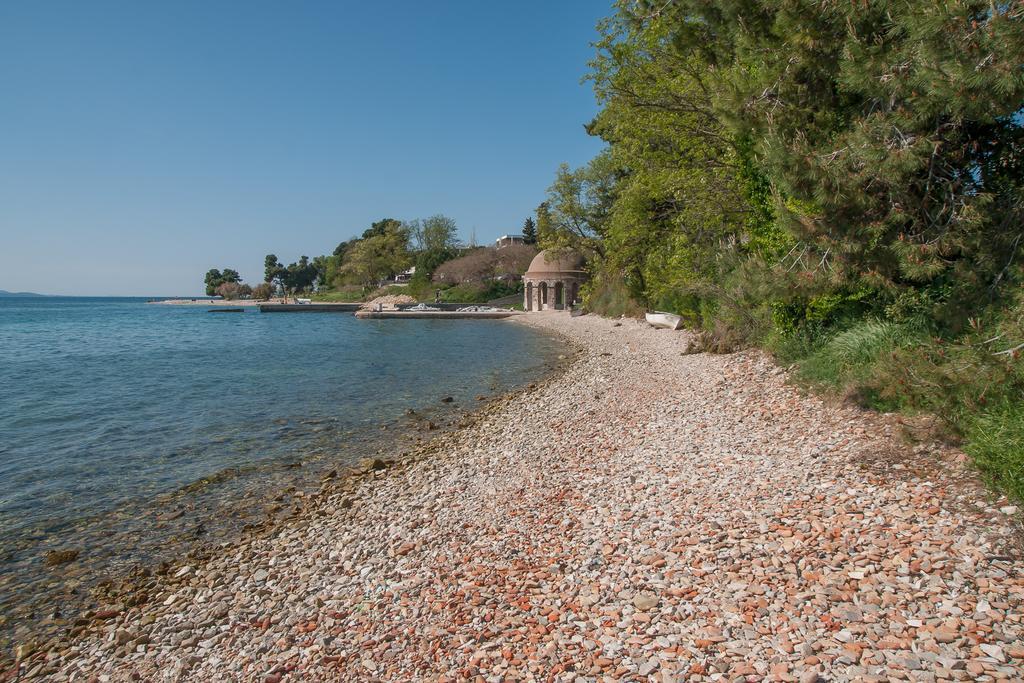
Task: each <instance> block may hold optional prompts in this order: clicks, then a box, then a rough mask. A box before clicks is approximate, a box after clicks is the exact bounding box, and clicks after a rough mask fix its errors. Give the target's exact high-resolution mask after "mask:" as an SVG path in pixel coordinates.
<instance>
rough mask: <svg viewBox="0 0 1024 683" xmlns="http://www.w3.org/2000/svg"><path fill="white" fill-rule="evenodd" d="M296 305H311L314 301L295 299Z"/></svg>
mask: <svg viewBox="0 0 1024 683" xmlns="http://www.w3.org/2000/svg"><path fill="white" fill-rule="evenodd" d="M295 303H297V304H311V303H313V300H312V299H298V298H297V299H295Z"/></svg>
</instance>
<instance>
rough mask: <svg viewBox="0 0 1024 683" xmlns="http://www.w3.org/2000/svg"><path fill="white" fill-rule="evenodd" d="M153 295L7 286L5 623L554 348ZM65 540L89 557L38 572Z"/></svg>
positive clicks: (447, 412) (398, 444)
mask: <svg viewBox="0 0 1024 683" xmlns="http://www.w3.org/2000/svg"><path fill="white" fill-rule="evenodd" d="M145 301H146V300H145V299H121V298H117V299H103V298H57V297H54V298H49V297H48V298H0V577H2V578H0V612H6V613H7V614H9V615H22V616H25V619H21V617H19V618H18V619H13V620H11V619H9V620H8V624H7V629H8V631H10V629H11V628H12V627H13V626H12V625H13V624H15V623H19V624H24V623H29V622H30V621H31V620H32V619H35V620H38V619H42V618H45V617H46V616H47V615H45V614H43V613H42V612H44V611H46V610H42V608H41V607H40V605H43V604H45V605H50V604H52V597H47V596H52V595H53V594H60V595H64V596H65V597H67V596H69V595H71V594H72V593H74V594H76V595H79V596H80V594H81V589H80V588H76V585H77V584H78V582H82V584H83V585H88V583H89V581H90V579H91V577H93V576H94V575H95V574H96V572H98V571H103V572H107V571H111V568H112V567H113V568H114V569H117V568H126V567H129V566H132V565H134V564H136V563H140V562H146V561H155V560H156V559H161V558H165V557H166V556H167V555H168V553H171V554H174V553H178V552H183V548H184V546H183V545H182V544H186V543H187V541H188V540H189V539H191V538H219V537H220V536H218V535H225V534H229V533H230V532H231V531H232V530H234V529H236V528H237V527H238V526H239V525H240V523H241V521H243V520H244V519H245V513H244V511H245V510H250V511H253V512H254V514H255V513H259V514H263V507H264V505H263V504H264V503H265V502H267V501H268V500H269V499H270V497H273V496H274V495H276V494H277V492H278V491H280V490H281V489H283V488H287V487H288V486H298V487H299V488H301V487H302V486H303V484H304V482H308V481H309V480H311V479H315V476H314V475H315V474H316V473H318V472H322V471H323V470H324V469H325V468H329V467H337V466H338V465H344V464H352V463H353V462H354V461H355V460H357V459H358V458H359V457H363V456H365V455H367V454H372V453H373V452H375V451H376V450H377V449H380V448H385V449H390V450H389V451H388V452H390V451H398V450H400V449H401V448H403V447H404V446H405V444H406V443H411V442H413V441H414V440H415V438H416V437H422V438H426V435H425V434H424V433H423V430H422V427H423V425H424V424H425V423H426V420H431V421H434V422H436V423H438V424H444V423H445V422H450V421H452V420H454V419H456V418H457V416H458V415H459V414H460V411H465V410H467V409H472V408H473V407H475V406H476V405H478V402H477V401H476V400H475V397H477V396H478V395H481V394H483V395H494V394H495V393H499V392H502V391H505V390H508V389H510V388H512V387H515V386H518V385H520V384H524V383H526V382H529V381H532V380H534V379H537V378H538V377H539V376H541V375H542V374H543V373H544V372H545V370H546V368H547V367H549V364H550V362H551V360H552V356H553V355H554V354H556V353H557V346H556V345H553V344H549V343H545V342H546V340H545V339H544V338H542V337H539V336H538V335H537V333H536V332H534V331H532V330H530V329H527V328H525V327H523V326H519V325H515V324H514V323H509V322H508V321H431V320H401V321H388V320H383V321H372V320H357V319H355V318H353V317H352V316H351V315H348V314H338V313H291V314H289V313H276V314H266V313H264V314H261V313H259V312H257V311H255V310H246V312H244V313H240V314H211V313H208V312H207V308H206V307H205V306H198V307H191V306H167V305H148V304H147V303H146V302H145ZM446 396H452V397H453V398H454V399H455V400H454V401H453V402H451V403H443V402H442V401H441V399H442V398H443V397H446ZM410 411H412V413H410ZM53 549H74V550H80V551H81V552H82V555H81V556H80V559H79V560H76V561H75V562H73V563H71V564H69V565H66V566H61V567H58V568H47V567H44V563H43V558H44V556H45V553H46V552H47V551H48V550H53ZM69 584H70V586H71V588H69V587H68V586H69ZM76 591H77V592H76ZM0 628H2V625H0ZM8 635H10V634H9V633H8Z"/></svg>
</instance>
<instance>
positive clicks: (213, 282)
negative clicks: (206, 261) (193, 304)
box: [203, 268, 223, 296]
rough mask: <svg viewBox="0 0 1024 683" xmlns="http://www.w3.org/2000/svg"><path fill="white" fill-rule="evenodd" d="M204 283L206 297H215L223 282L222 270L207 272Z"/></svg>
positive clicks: (215, 269)
mask: <svg viewBox="0 0 1024 683" xmlns="http://www.w3.org/2000/svg"><path fill="white" fill-rule="evenodd" d="M203 282H205V283H206V296H214V295H215V294H216V293H217V287H218V286H220V284H221V282H223V280H221V274H220V270H219V269H217V268H211V269H210V270H208V271H206V277H205V278H203Z"/></svg>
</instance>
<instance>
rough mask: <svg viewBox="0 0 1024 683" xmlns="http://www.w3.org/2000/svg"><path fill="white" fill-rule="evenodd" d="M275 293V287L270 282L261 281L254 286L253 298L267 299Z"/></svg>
mask: <svg viewBox="0 0 1024 683" xmlns="http://www.w3.org/2000/svg"><path fill="white" fill-rule="evenodd" d="M273 295H274V288H273V286H271V284H270V283H269V282H261V283H259V284H258V285H256V286H255V287H253V288H252V298H253V299H257V300H259V301H266V300H267V299H269V298H270V297H272V296H273Z"/></svg>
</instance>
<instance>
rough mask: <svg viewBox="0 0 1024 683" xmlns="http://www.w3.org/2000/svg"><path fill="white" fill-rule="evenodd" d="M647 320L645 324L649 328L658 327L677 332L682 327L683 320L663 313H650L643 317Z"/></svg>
mask: <svg viewBox="0 0 1024 683" xmlns="http://www.w3.org/2000/svg"><path fill="white" fill-rule="evenodd" d="M644 318H646V319H647V324H648V325H650V326H651V327H660V328H663V329H666V330H678V329H681V328H682V326H683V319H682V318H680V317H679V316H678V315H676V314H675V313H665V312H664V311H651V312H650V313H647V314H645V315H644Z"/></svg>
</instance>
